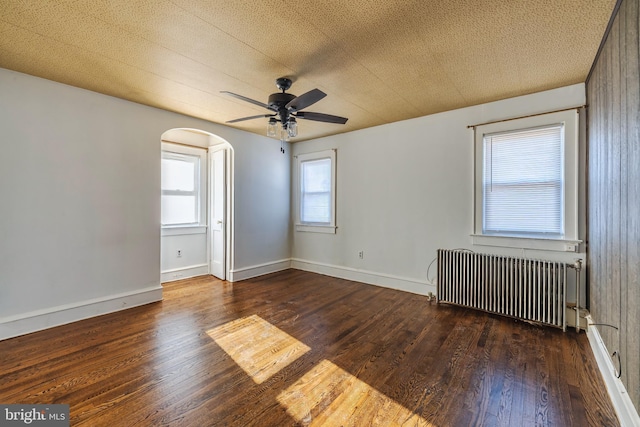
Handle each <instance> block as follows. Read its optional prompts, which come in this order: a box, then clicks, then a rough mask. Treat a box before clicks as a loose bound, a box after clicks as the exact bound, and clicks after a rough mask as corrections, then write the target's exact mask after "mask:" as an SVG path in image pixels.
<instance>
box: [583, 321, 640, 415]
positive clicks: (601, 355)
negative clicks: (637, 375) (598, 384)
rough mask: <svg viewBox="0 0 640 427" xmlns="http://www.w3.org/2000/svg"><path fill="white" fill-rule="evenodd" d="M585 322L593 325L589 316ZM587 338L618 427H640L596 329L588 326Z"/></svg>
mask: <svg viewBox="0 0 640 427" xmlns="http://www.w3.org/2000/svg"><path fill="white" fill-rule="evenodd" d="M587 322H588V323H589V324H592V323H594V322H593V319H592V318H591V315H589V316H587ZM587 337H588V338H589V344H590V345H591V350H592V351H593V354H594V356H595V358H596V362H597V363H598V368H599V369H600V373H601V374H602V377H603V378H604V383H605V385H606V386H607V391H608V392H609V397H611V401H612V402H613V407H614V408H615V410H616V414H617V415H618V419H619V420H620V425H621V426H622V427H627V426H628V427H632V426H633V427H640V416H638V410H637V409H636V408H635V407H634V406H633V402H632V401H631V398H630V397H629V393H627V389H626V388H625V386H624V384H623V383H622V381H620V379H619V378H616V375H615V367H614V366H613V363H612V362H611V358H610V357H609V352H608V351H607V347H606V346H605V345H604V342H603V341H602V337H601V336H600V332H598V327H597V326H589V327H588V328H587Z"/></svg>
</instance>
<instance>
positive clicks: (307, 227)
mask: <svg viewBox="0 0 640 427" xmlns="http://www.w3.org/2000/svg"><path fill="white" fill-rule="evenodd" d="M336 228H338V227H336V226H335V225H311V224H296V231H305V232H309V233H328V234H336Z"/></svg>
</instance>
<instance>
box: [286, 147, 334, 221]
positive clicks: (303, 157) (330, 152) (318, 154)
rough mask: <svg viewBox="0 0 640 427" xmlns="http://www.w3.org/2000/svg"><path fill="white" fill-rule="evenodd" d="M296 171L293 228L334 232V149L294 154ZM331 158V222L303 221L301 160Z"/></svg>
mask: <svg viewBox="0 0 640 427" xmlns="http://www.w3.org/2000/svg"><path fill="white" fill-rule="evenodd" d="M295 159H296V162H295V163H296V173H295V180H296V183H295V189H296V194H295V201H296V203H295V211H296V215H295V221H296V223H295V230H296V231H302V232H311V233H329V234H335V233H336V229H337V228H338V227H337V226H336V150H335V149H331V150H324V151H319V152H316V153H307V154H299V155H297V156H295ZM322 159H331V222H330V223H329V224H314V223H305V222H302V220H301V212H300V209H301V203H300V202H301V201H300V192H301V190H302V189H301V187H300V184H301V183H300V168H301V166H302V163H303V162H306V161H310V160H322Z"/></svg>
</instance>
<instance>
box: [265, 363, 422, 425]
mask: <svg viewBox="0 0 640 427" xmlns="http://www.w3.org/2000/svg"><path fill="white" fill-rule="evenodd" d="M277 399H278V402H279V403H280V404H281V405H282V406H284V407H285V408H286V410H287V413H288V414H289V415H290V416H292V417H293V418H294V419H295V420H296V421H297V422H299V423H301V424H303V425H305V426H362V425H373V426H427V427H428V426H430V425H431V424H429V423H428V422H427V421H425V420H424V419H423V418H421V417H420V416H418V415H416V414H414V413H413V412H411V411H409V410H408V409H406V408H404V407H403V406H402V405H400V404H398V403H397V402H395V401H394V400H392V399H390V398H388V397H387V396H385V395H384V394H382V393H380V392H379V391H377V390H376V389H374V388H372V387H371V386H369V385H368V384H366V383H365V382H363V381H361V380H359V379H358V378H356V377H354V376H353V375H351V374H350V373H348V372H346V371H345V370H343V369H341V368H340V367H338V366H336V365H335V364H333V363H331V362H330V361H328V360H322V361H321V362H320V363H319V364H318V365H316V366H315V367H314V368H313V369H312V370H310V371H309V372H307V373H306V374H305V375H304V376H303V377H302V378H300V379H299V380H298V381H296V382H295V383H294V384H293V385H291V386H290V387H289V388H287V389H286V390H285V391H283V392H282V393H280V394H279V395H278V398H277Z"/></svg>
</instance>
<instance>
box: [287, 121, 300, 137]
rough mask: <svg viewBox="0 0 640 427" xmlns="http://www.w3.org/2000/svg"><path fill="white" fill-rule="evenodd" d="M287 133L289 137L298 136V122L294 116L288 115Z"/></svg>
mask: <svg viewBox="0 0 640 427" xmlns="http://www.w3.org/2000/svg"><path fill="white" fill-rule="evenodd" d="M287 133H288V134H289V136H290V137H291V138H295V137H296V136H298V122H297V121H296V119H295V117H289V123H288V125H287Z"/></svg>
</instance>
